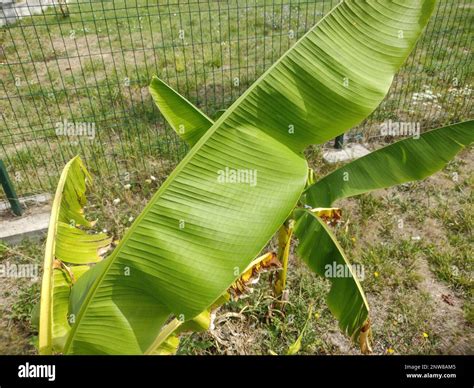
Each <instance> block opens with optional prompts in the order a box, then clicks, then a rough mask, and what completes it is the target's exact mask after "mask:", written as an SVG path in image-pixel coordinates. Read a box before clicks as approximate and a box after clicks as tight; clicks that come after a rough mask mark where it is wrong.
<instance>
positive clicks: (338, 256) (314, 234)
mask: <svg viewBox="0 0 474 388" xmlns="http://www.w3.org/2000/svg"><path fill="white" fill-rule="evenodd" d="M295 218H296V224H295V232H294V233H295V235H296V236H297V237H298V240H299V244H298V248H297V252H296V253H297V255H298V256H299V257H300V258H301V259H302V260H303V261H304V262H305V263H306V264H307V265H308V266H309V267H310V268H311V269H312V270H313V271H314V272H316V273H317V274H318V275H320V276H323V277H325V278H326V279H328V280H329V281H330V282H331V290H330V291H329V294H328V298H327V304H328V307H329V310H331V312H332V314H333V315H334V316H335V317H336V318H337V320H338V321H339V326H340V328H341V330H342V331H343V332H344V333H346V334H347V335H349V336H351V337H352V338H353V339H354V340H356V339H357V338H358V337H359V334H360V330H361V328H362V327H363V326H364V324H365V323H366V321H367V318H368V314H369V306H368V303H367V300H366V298H365V295H364V291H363V290H362V287H361V286H360V283H359V281H358V279H357V277H356V274H355V273H354V271H353V268H352V266H351V264H350V263H349V260H348V259H347V258H346V256H345V254H344V252H343V250H342V248H341V246H340V245H339V243H338V242H337V240H336V237H335V236H334V235H333V234H332V232H331V231H330V230H329V228H328V227H327V225H326V223H325V222H323V221H322V220H321V219H320V218H319V217H317V216H316V215H315V214H313V213H312V212H310V211H308V210H302V209H297V210H296V211H295Z"/></svg>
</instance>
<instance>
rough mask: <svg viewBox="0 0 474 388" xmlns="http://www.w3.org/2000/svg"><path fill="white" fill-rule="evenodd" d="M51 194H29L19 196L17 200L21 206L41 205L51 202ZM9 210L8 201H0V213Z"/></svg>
mask: <svg viewBox="0 0 474 388" xmlns="http://www.w3.org/2000/svg"><path fill="white" fill-rule="evenodd" d="M51 199H52V196H51V194H49V193H44V194H36V195H30V196H26V197H21V198H19V199H18V200H19V201H20V204H21V206H22V207H23V208H28V207H31V206H42V205H45V204H47V203H49V202H51ZM9 210H10V203H9V202H8V201H0V213H2V212H6V211H9Z"/></svg>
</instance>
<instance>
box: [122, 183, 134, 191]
mask: <svg viewBox="0 0 474 388" xmlns="http://www.w3.org/2000/svg"><path fill="white" fill-rule="evenodd" d="M130 187H132V185H131V184H130V183H128V184H126V185H125V186H123V188H124V189H125V190H129V189H130Z"/></svg>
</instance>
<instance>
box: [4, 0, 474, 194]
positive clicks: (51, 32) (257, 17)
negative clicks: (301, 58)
mask: <svg viewBox="0 0 474 388" xmlns="http://www.w3.org/2000/svg"><path fill="white" fill-rule="evenodd" d="M354 1H355V0H354ZM338 2H339V1H331V0H320V1H278V0H275V1H266V0H246V1H235V0H234V1H211V0H209V1H190V0H189V1H177V0H174V1H167V2H163V1H159V2H158V1H149V0H126V1H125V0H118V1H110V0H102V1H100V0H97V1H93V0H78V1H70V2H66V1H56V0H29V1H28V0H26V1H25V0H23V1H21V2H14V1H13V0H1V2H0V26H1V27H0V75H1V82H0V83H1V95H0V112H1V124H0V125H1V127H0V150H1V155H0V159H2V160H3V161H4V162H5V164H6V166H7V169H8V172H9V174H10V175H11V177H12V180H13V181H14V183H15V186H16V189H17V191H18V192H19V194H20V195H27V194H33V193H38V192H52V191H54V189H55V185H56V183H57V179H58V177H59V174H60V172H61V169H62V167H63V166H64V163H65V162H66V161H67V160H69V159H70V158H71V157H73V156H74V155H76V154H80V155H81V157H83V158H84V159H85V160H86V163H87V165H88V168H89V169H90V170H91V171H92V173H93V174H94V175H95V176H97V180H98V181H99V182H107V183H112V184H125V182H126V183H132V182H133V181H136V180H138V179H143V177H145V176H150V175H151V176H155V177H158V179H164V178H165V177H166V176H167V174H169V172H170V171H171V170H172V168H173V167H174V166H175V165H176V164H177V162H179V160H180V159H181V158H182V157H183V156H184V155H185V153H186V151H187V149H186V146H185V145H184V144H183V143H182V142H181V141H180V140H179V139H178V138H177V136H176V135H175V134H174V132H173V131H172V130H171V129H170V128H169V127H168V126H167V125H166V124H165V123H164V121H163V118H162V117H161V115H160V114H159V112H158V110H157V108H156V107H155V106H154V103H153V101H152V100H151V97H150V96H149V93H148V84H149V82H150V79H151V77H152V76H153V75H155V74H156V75H158V76H159V77H160V78H162V79H164V80H165V81H167V82H168V83H170V85H171V86H172V87H174V88H175V89H176V90H178V92H180V93H181V94H183V95H184V96H186V97H187V98H188V99H189V100H190V101H191V102H193V103H195V104H196V105H197V106H198V107H200V108H201V109H202V110H203V111H204V112H206V113H207V114H209V116H211V117H212V116H214V115H215V114H216V112H218V111H219V110H221V109H225V108H227V107H228V106H229V105H230V104H231V103H232V102H233V101H234V100H235V99H236V98H237V97H238V96H239V95H240V94H241V93H243V92H244V91H245V90H246V89H247V88H248V87H249V86H250V85H251V84H252V82H253V81H254V80H255V79H256V78H258V76H259V75H261V74H262V73H263V72H264V71H265V70H266V69H267V68H268V67H269V66H270V65H271V64H272V63H274V62H275V60H277V59H278V58H279V57H280V56H281V55H282V54H283V53H284V52H285V51H286V50H287V49H288V48H290V47H291V46H292V45H293V44H294V43H295V42H296V41H297V40H298V38H299V37H301V36H302V35H303V34H304V33H305V32H306V31H307V30H308V29H309V28H311V27H312V26H313V25H314V24H315V23H317V22H318V21H319V20H320V19H321V18H322V17H323V16H324V15H325V14H326V13H327V12H329V10H330V9H331V8H333V7H334V6H335V5H336V4H337V3H338ZM473 11H474V4H473V2H472V1H471V0H465V1H464V0H458V1H448V0H441V1H439V2H438V5H437V8H436V10H435V12H434V14H433V17H432V19H431V21H430V23H429V25H428V27H427V29H426V31H425V33H424V34H423V36H422V37H421V38H420V40H419V41H418V43H417V46H416V48H415V50H414V51H413V53H412V54H411V55H410V57H409V58H408V60H407V62H406V63H405V65H404V66H403V68H402V69H401V70H400V72H399V73H398V74H397V76H396V77H395V79H394V83H393V85H392V87H391V89H390V92H389V94H388V96H387V97H386V99H385V100H384V101H383V103H382V104H381V105H380V107H379V108H378V109H377V110H376V111H375V112H374V113H373V114H372V115H371V116H370V117H369V118H368V119H367V120H366V121H365V122H363V123H362V124H361V125H359V126H358V127H357V128H354V129H353V130H351V131H350V133H349V134H348V137H349V138H350V139H351V140H352V141H368V140H370V139H373V138H374V137H377V136H381V135H380V125H381V123H384V122H386V121H387V120H393V121H403V122H411V123H419V124H420V126H421V128H422V131H423V130H427V129H430V128H434V127H436V126H439V125H442V124H447V123H453V122H458V121H461V120H464V119H468V118H471V117H472V99H471V93H472V41H473V36H472V35H473V34H472V25H473V14H474V12H473ZM71 128H72V130H73V131H72V132H71ZM74 131H75V132H74ZM0 195H3V193H2V194H0Z"/></svg>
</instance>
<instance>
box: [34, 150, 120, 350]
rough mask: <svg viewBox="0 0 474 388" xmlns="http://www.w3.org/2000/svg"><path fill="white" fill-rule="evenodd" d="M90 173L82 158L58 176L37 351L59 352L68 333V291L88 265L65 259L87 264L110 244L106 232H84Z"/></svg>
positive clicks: (42, 289)
mask: <svg viewBox="0 0 474 388" xmlns="http://www.w3.org/2000/svg"><path fill="white" fill-rule="evenodd" d="M87 182H90V175H89V173H88V172H87V170H86V169H85V167H84V165H83V163H82V161H81V159H80V158H79V157H75V158H74V159H72V160H71V161H70V162H69V163H67V164H66V166H65V167H64V170H63V172H62V174H61V177H60V179H59V184H58V188H57V190H56V195H55V197H54V201H53V206H52V209H51V218H50V221H49V229H48V237H47V240H46V250H45V257H44V270H43V281H42V288H41V302H40V303H41V306H40V316H39V352H40V353H41V354H51V353H52V352H53V350H54V351H56V352H61V351H62V350H63V345H64V342H65V340H66V337H67V335H68V334H69V330H70V325H69V322H68V318H67V316H68V305H69V294H70V290H71V287H72V285H73V284H74V282H75V281H77V279H79V278H80V277H81V276H82V274H83V273H84V272H85V271H86V269H88V268H89V267H88V266H84V265H81V266H75V267H71V268H68V267H66V266H65V265H63V264H64V263H73V264H88V263H94V262H97V261H98V260H99V259H100V256H99V255H100V252H103V251H104V250H105V249H106V248H107V247H108V246H109V244H110V241H111V239H109V238H108V237H107V236H106V235H105V234H103V233H99V234H87V233H86V232H85V231H84V230H83V229H79V228H78V226H81V227H82V228H88V227H90V226H91V225H92V224H91V223H90V222H89V221H88V220H87V219H86V218H85V217H84V211H83V206H84V204H85V203H86V197H85V192H86V185H87Z"/></svg>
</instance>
